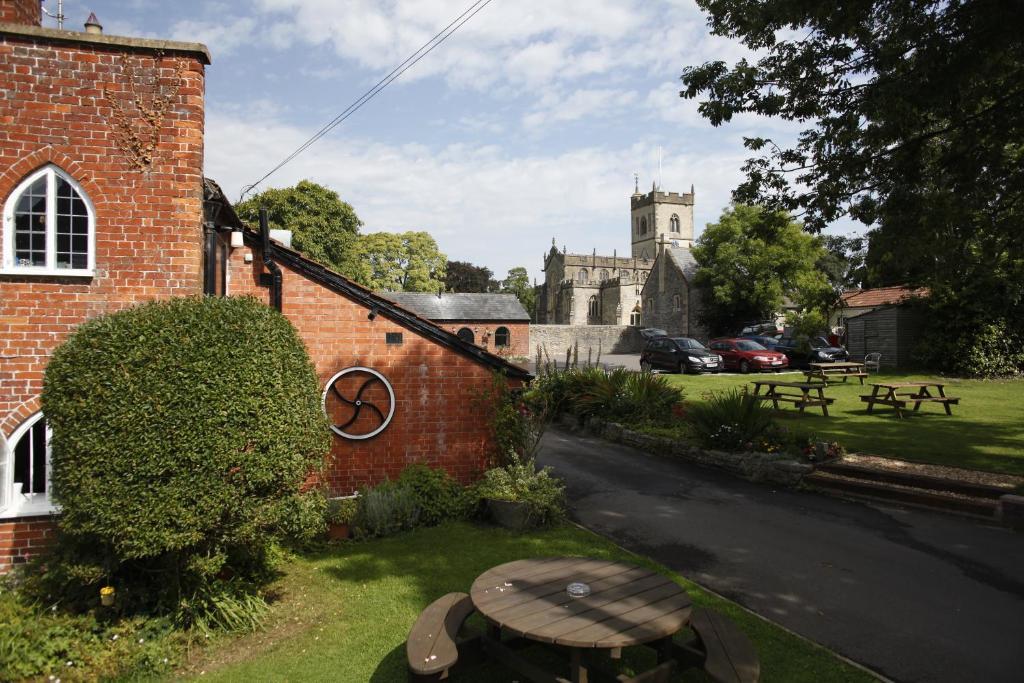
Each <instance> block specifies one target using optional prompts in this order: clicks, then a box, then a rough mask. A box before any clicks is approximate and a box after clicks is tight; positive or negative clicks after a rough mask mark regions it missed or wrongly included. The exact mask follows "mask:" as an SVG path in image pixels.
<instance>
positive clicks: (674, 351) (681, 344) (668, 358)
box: [640, 337, 722, 373]
mask: <svg viewBox="0 0 1024 683" xmlns="http://www.w3.org/2000/svg"><path fill="white" fill-rule="evenodd" d="M640 369H641V370H643V371H644V372H650V371H651V370H668V371H670V372H693V373H699V372H719V371H721V369H722V357H721V356H719V355H718V354H717V353H712V352H711V351H709V350H708V349H707V347H705V346H704V345H703V344H701V343H700V342H699V341H697V340H696V339H689V338H687V337H656V338H654V339H651V340H649V341H648V342H647V345H646V346H645V347H644V350H643V353H641V354H640Z"/></svg>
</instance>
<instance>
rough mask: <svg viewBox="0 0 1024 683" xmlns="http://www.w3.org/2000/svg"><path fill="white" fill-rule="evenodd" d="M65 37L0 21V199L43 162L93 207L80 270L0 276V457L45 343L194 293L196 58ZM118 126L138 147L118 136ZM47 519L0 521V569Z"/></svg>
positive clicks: (36, 387)
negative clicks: (84, 272)
mask: <svg viewBox="0 0 1024 683" xmlns="http://www.w3.org/2000/svg"><path fill="white" fill-rule="evenodd" d="M30 5H32V6H34V8H36V9H38V6H39V3H38V2H24V3H13V2H3V3H0V12H2V13H0V19H3V20H5V21H6V20H11V21H20V22H21V23H38V20H37V21H35V22H32V21H29V20H30V19H31V18H32V17H31V16H23V13H22V14H19V12H22V9H25V8H28V9H32V8H30V7H29V6H30ZM19 8H22V9H19ZM26 11H27V10H26ZM36 17H38V12H37V13H36ZM76 35H80V34H71V33H69V32H57V31H50V30H47V29H39V28H32V29H26V30H25V32H24V33H22V32H19V31H17V30H15V29H13V28H10V27H7V28H6V29H5V30H4V31H2V32H0V92H3V93H4V94H5V96H4V97H3V98H0V124H2V131H3V132H2V134H0V205H2V204H4V203H6V202H7V200H8V198H9V197H10V194H11V192H12V191H13V190H14V189H15V188H16V187H17V185H18V184H19V183H20V182H21V181H22V180H23V179H24V178H25V177H26V176H27V175H28V174H29V173H32V172H34V171H36V170H38V169H40V168H42V167H43V166H46V165H48V164H54V165H56V166H57V167H59V168H60V169H61V170H62V171H63V172H64V173H66V174H67V175H69V176H70V177H72V178H73V179H74V180H75V181H76V182H77V183H78V184H79V185H80V186H81V187H82V189H83V190H84V192H85V193H86V194H87V195H88V198H89V199H90V200H91V202H92V204H93V207H94V209H95V213H96V269H95V273H94V275H93V276H92V277H87V278H81V277H74V278H71V277H38V276H24V275H0V455H3V450H4V439H5V438H6V437H8V436H10V435H11V433H12V432H13V431H14V430H15V429H16V428H17V427H18V426H19V425H20V424H21V423H22V422H23V421H24V420H25V419H26V418H28V417H30V416H31V415H32V414H33V413H35V412H36V411H38V410H39V393H40V391H41V389H42V379H43V372H44V369H45V367H46V363H47V361H48V359H49V356H50V353H51V352H52V351H53V349H54V348H55V347H56V346H57V345H58V344H59V343H60V342H61V341H62V340H63V339H64V338H65V337H66V336H67V335H68V333H69V332H70V331H71V330H73V329H74V328H75V327H76V326H77V325H79V324H80V323H82V322H83V321H85V320H87V319H89V318H92V317H94V316H96V315H99V314H101V313H106V312H108V311H113V310H117V309H120V308H123V307H125V306H128V305H131V304H133V303H135V302H138V301H144V300H148V299H153V298H158V297H168V296H175V295H183V294H195V293H198V292H200V291H201V275H200V273H201V262H202V252H201V218H202V162H203V90H204V63H205V61H206V60H205V58H204V57H203V56H202V55H193V54H189V53H187V52H176V51H175V50H174V49H173V47H169V46H165V48H166V49H164V50H163V51H162V54H161V52H158V50H157V49H156V48H155V47H152V46H150V47H146V46H145V45H144V44H145V43H146V41H130V40H126V44H123V45H118V44H112V43H113V41H116V40H119V39H110V38H106V37H103V39H104V40H105V41H107V42H106V43H95V42H90V41H89V39H88V38H86V37H80V38H79V37H76ZM136 102H141V103H142V104H143V106H144V107H146V108H147V109H150V110H152V109H157V108H161V107H164V106H165V111H163V113H162V114H160V115H159V116H157V117H156V120H157V121H158V126H157V128H156V129H155V130H153V131H147V129H146V127H145V126H144V125H143V124H142V123H141V116H142V115H141V113H140V111H139V110H138V109H137V108H136ZM118 105H119V106H118ZM129 130H132V131H134V134H135V135H137V136H139V137H138V138H136V142H137V143H139V144H141V147H140V146H139V144H136V146H135V147H134V149H133V147H132V146H131V145H129V144H128V140H127V139H126V138H125V135H126V133H127V131H129ZM148 132H152V133H154V135H151V136H150V135H148ZM147 140H154V141H155V145H154V146H153V147H152V149H148V148H147V147H146V144H147V142H146V141H147ZM140 154H141V156H143V157H147V158H140ZM2 240H3V236H2V233H0V246H2ZM51 525H52V522H51V521H50V520H49V519H47V518H22V519H19V520H13V521H12V520H0V572H3V571H4V568H5V567H7V566H9V565H10V564H11V562H13V561H15V560H16V559H21V558H27V557H29V556H30V555H31V554H33V553H34V552H36V551H37V549H38V548H39V547H41V546H42V544H44V542H46V541H47V539H48V536H47V534H48V533H49V532H48V531H46V530H47V529H48V528H50V527H51Z"/></svg>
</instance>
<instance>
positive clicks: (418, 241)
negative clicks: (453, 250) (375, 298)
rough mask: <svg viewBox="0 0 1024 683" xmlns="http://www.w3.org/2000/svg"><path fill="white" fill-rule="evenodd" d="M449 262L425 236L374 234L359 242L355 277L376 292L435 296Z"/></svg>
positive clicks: (413, 233) (418, 234)
mask: <svg viewBox="0 0 1024 683" xmlns="http://www.w3.org/2000/svg"><path fill="white" fill-rule="evenodd" d="M447 263H448V258H447V257H446V256H445V255H444V254H443V253H441V250H440V249H439V248H438V246H437V242H435V241H434V238H433V237H431V236H430V233H427V232H403V233H393V232H374V233H370V234H369V235H364V236H363V237H361V238H360V239H359V266H358V270H357V272H356V274H355V276H354V278H355V280H356V281H357V282H359V283H360V284H361V285H364V286H365V287H368V288H370V289H373V290H375V291H392V292H438V291H441V290H443V289H444V287H445V267H446V266H447Z"/></svg>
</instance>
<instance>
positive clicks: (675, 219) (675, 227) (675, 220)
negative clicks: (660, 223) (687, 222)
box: [668, 214, 679, 232]
mask: <svg viewBox="0 0 1024 683" xmlns="http://www.w3.org/2000/svg"><path fill="white" fill-rule="evenodd" d="M668 229H669V231H670V232H679V216H677V215H676V214H672V218H670V219H668Z"/></svg>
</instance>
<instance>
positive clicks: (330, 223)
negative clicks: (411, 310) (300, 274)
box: [235, 180, 363, 278]
mask: <svg viewBox="0 0 1024 683" xmlns="http://www.w3.org/2000/svg"><path fill="white" fill-rule="evenodd" d="M261 208H263V209H266V210H267V214H268V216H267V218H268V220H269V223H270V227H271V228H273V229H279V230H291V231H292V245H293V246H294V247H295V249H296V250H298V251H300V252H302V253H303V254H304V255H305V256H307V257H309V258H311V259H313V260H314V261H319V262H320V263H322V264H324V265H326V266H329V267H330V268H332V269H334V270H336V271H337V272H339V273H341V274H342V275H345V276H346V277H350V278H354V277H356V276H357V275H358V274H359V267H358V263H359V261H358V259H359V244H358V242H359V228H360V226H361V225H362V224H363V222H362V221H361V220H359V217H358V216H357V215H356V212H355V210H354V209H353V208H352V206H351V205H349V204H348V203H347V202H343V201H342V200H341V197H339V196H338V193H337V192H335V191H334V190H331V189H329V188H327V187H324V186H323V185H318V184H317V183H314V182H311V181H309V180H301V181H299V183H298V184H297V185H295V186H294V187H282V188H271V189H269V190H264V191H263V192H260V193H259V194H257V195H254V196H253V197H251V198H250V199H247V200H245V201H244V202H240V203H239V204H238V205H237V206H236V207H235V211H236V212H237V213H238V217H239V218H241V219H242V220H243V221H245V222H246V223H248V224H250V225H252V226H257V225H258V224H259V214H260V209H261Z"/></svg>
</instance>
